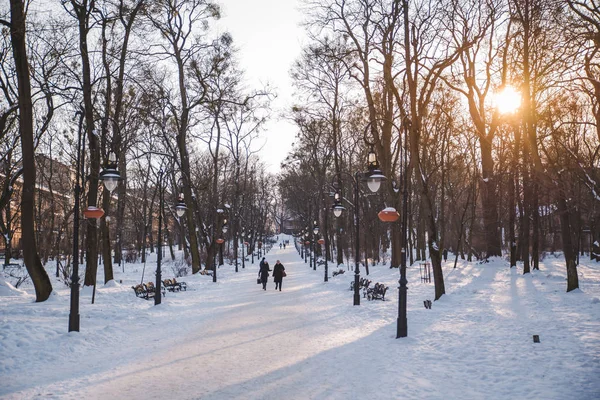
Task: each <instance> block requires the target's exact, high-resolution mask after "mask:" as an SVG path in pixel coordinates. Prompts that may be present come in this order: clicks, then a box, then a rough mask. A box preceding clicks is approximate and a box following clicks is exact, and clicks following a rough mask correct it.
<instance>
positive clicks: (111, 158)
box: [98, 151, 121, 193]
mask: <svg viewBox="0 0 600 400" xmlns="http://www.w3.org/2000/svg"><path fill="white" fill-rule="evenodd" d="M98 180H100V181H102V183H104V187H106V190H108V191H109V192H111V193H112V192H113V191H114V190H115V189H116V188H117V185H118V184H119V181H120V180H121V174H119V171H117V156H116V155H115V153H114V152H112V151H111V152H110V154H109V155H108V161H107V162H106V165H105V166H104V168H103V169H102V172H100V176H99V177H98Z"/></svg>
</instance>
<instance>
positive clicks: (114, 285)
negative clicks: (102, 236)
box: [0, 236, 600, 400]
mask: <svg viewBox="0 0 600 400" xmlns="http://www.w3.org/2000/svg"><path fill="white" fill-rule="evenodd" d="M279 238H280V239H282V238H283V239H289V240H290V243H291V242H292V240H293V238H291V237H289V238H288V237H285V236H284V237H282V236H280V237H279ZM167 255H168V252H167ZM167 258H169V257H167ZM266 258H267V260H268V261H269V263H270V264H271V265H273V264H274V261H275V260H277V259H280V260H281V262H282V263H283V264H284V266H285V268H286V272H287V277H286V278H284V281H283V291H281V292H279V291H277V292H276V291H275V290H274V284H273V282H272V280H270V281H269V283H268V287H267V291H263V290H262V289H261V286H260V285H257V284H256V276H257V271H258V260H257V259H255V260H256V263H255V264H254V265H251V263H250V261H248V262H247V263H246V268H245V269H242V268H241V265H240V266H239V271H240V272H238V273H236V272H235V269H234V267H233V266H229V265H225V266H222V267H221V268H220V269H219V271H218V279H219V280H218V282H217V283H213V282H212V277H210V276H203V275H195V276H187V277H182V278H178V279H179V280H180V281H185V282H187V284H188V291H187V292H181V293H169V292H168V293H167V295H166V296H165V297H164V298H163V302H162V304H161V305H159V306H154V302H153V301H145V300H143V299H138V298H136V297H135V295H134V293H133V290H132V289H131V286H132V285H134V284H136V283H139V281H140V279H141V276H142V270H143V268H144V267H143V264H126V265H125V273H123V272H121V269H120V268H119V267H115V269H114V273H115V280H114V281H111V282H109V284H107V285H101V284H99V285H98V288H97V291H96V299H95V304H93V305H92V304H91V296H92V290H91V288H84V289H82V291H81V298H80V315H81V330H80V332H71V333H68V332H67V326H68V316H69V299H70V293H69V289H68V288H67V287H65V286H64V285H62V284H61V283H59V282H57V281H55V278H54V277H53V274H52V268H53V267H52V266H49V267H48V271H49V275H50V276H51V279H52V280H53V284H54V287H55V292H54V294H53V295H52V296H51V298H50V299H49V300H48V301H46V302H43V303H35V302H34V301H35V295H34V291H33V288H32V287H31V286H26V287H23V286H22V287H21V288H20V289H15V288H12V287H10V286H9V285H8V284H1V285H0V382H1V384H0V398H2V399H31V398H43V399H132V398H142V397H143V398H144V399H170V398H173V399H281V398H286V399H364V398H381V399H400V398H402V399H511V400H513V399H578V400H580V399H598V398H600V378H599V377H600V301H599V300H598V299H599V298H600V264H596V263H590V262H589V261H583V258H582V264H581V265H580V266H579V268H578V272H579V275H580V276H579V282H580V290H576V291H574V292H571V293H565V289H566V281H565V274H566V273H565V267H564V260H563V259H562V258H555V257H552V256H549V257H547V258H546V259H545V260H544V261H543V262H542V263H541V264H540V270H539V271H533V272H532V273H531V274H527V275H522V269H521V268H520V267H517V268H512V269H510V268H509V266H508V263H507V262H506V261H505V260H502V259H500V258H492V259H490V262H489V263H486V264H478V263H476V262H474V263H467V262H465V261H459V264H458V267H457V268H456V269H453V268H452V266H453V261H452V262H448V263H444V264H443V269H444V277H445V283H446V295H444V296H442V298H441V299H440V300H439V301H436V302H434V304H433V307H432V309H431V310H428V309H425V308H424V307H423V301H424V300H427V299H431V300H433V298H434V285H433V283H431V284H428V283H421V282H420V276H419V268H418V263H416V265H415V266H412V267H408V269H407V276H408V289H409V290H408V313H407V314H408V335H409V336H408V337H407V338H400V339H396V337H395V336H396V319H397V312H398V289H397V286H398V283H397V282H398V278H399V275H398V273H399V272H398V269H390V268H389V266H382V265H370V271H371V274H370V275H369V276H368V278H369V279H371V280H372V281H373V283H372V285H374V284H375V282H381V283H384V284H386V285H387V286H389V290H388V292H387V293H386V301H385V302H382V301H370V302H369V301H367V300H366V299H364V298H361V305H360V306H353V305H352V300H353V298H352V292H351V291H350V290H349V287H350V286H349V284H350V281H351V280H353V278H354V274H353V271H351V270H348V271H346V273H345V274H342V275H338V276H336V277H331V276H330V278H329V282H327V283H324V282H323V267H322V266H318V267H317V271H313V270H312V269H311V268H308V264H305V263H304V261H303V260H301V259H300V257H299V256H298V253H296V251H295V249H294V246H287V248H286V249H285V250H284V249H281V250H280V249H279V246H278V244H276V245H275V246H274V247H273V249H272V250H271V252H270V253H268V254H267V256H266ZM151 259H152V258H151ZM449 259H452V260H454V257H449ZM352 264H353V263H352ZM171 265H172V264H170V263H168V262H165V263H164V264H163V279H166V278H171V277H172V276H173V275H172V270H171ZM341 268H344V269H346V267H344V266H341ZM101 269H102V268H101V267H100V268H99V282H101V281H102V277H101V276H102V271H101ZM154 269H155V264H154V263H152V262H150V261H149V262H148V264H146V271H145V278H144V280H145V281H148V280H150V279H154V275H153V273H152V272H153V271H154ZM337 269H339V268H337V267H336V266H335V265H334V264H330V265H329V271H330V275H331V272H332V271H334V270H337ZM350 269H353V267H352V268H350ZM361 274H364V269H362V268H361ZM361 276H363V275H361ZM0 282H2V281H1V280H0ZM120 282H122V283H120ZM533 335H539V336H540V343H533V339H532V336H533Z"/></svg>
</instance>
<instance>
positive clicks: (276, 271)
mask: <svg viewBox="0 0 600 400" xmlns="http://www.w3.org/2000/svg"><path fill="white" fill-rule="evenodd" d="M284 276H285V268H284V267H283V265H282V264H281V261H279V260H277V262H276V263H275V266H274V267H273V279H274V280H275V290H277V288H279V291H280V292H281V284H282V283H283V277H284Z"/></svg>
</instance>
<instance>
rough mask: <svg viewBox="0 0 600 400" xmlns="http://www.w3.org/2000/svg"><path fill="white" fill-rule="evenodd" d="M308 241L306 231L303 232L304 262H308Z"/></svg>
mask: <svg viewBox="0 0 600 400" xmlns="http://www.w3.org/2000/svg"><path fill="white" fill-rule="evenodd" d="M309 244H310V242H309V241H308V232H306V231H305V232H304V264H306V263H307V262H308V255H309V253H310V251H309V249H308V246H309Z"/></svg>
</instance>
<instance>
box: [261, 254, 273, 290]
mask: <svg viewBox="0 0 600 400" xmlns="http://www.w3.org/2000/svg"><path fill="white" fill-rule="evenodd" d="M269 271H271V270H270V269H269V263H268V262H267V261H266V260H265V258H264V257H263V259H262V261H261V262H260V269H259V270H258V276H259V277H260V282H261V283H262V287H263V290H267V279H268V278H269Z"/></svg>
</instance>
